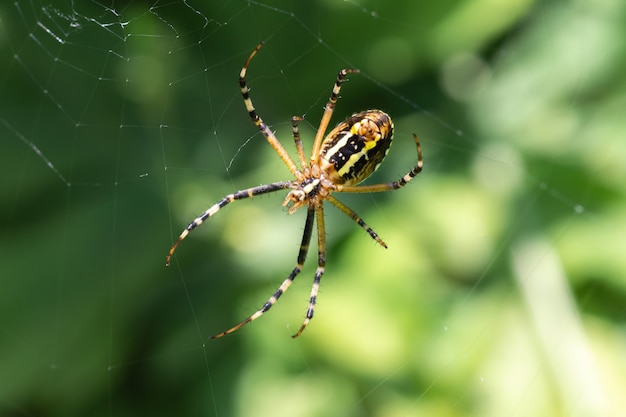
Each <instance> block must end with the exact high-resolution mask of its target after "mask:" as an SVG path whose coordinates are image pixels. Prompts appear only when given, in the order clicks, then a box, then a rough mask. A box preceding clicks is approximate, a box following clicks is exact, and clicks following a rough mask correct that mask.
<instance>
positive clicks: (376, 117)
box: [320, 110, 393, 185]
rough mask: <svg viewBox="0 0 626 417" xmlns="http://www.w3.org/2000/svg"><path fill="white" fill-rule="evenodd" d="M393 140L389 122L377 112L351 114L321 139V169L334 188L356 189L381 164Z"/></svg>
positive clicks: (384, 115)
mask: <svg viewBox="0 0 626 417" xmlns="http://www.w3.org/2000/svg"><path fill="white" fill-rule="evenodd" d="M392 137H393V122H392V121H391V118H390V117H389V115H388V114H387V113H385V112H383V111H380V110H366V111H363V112H360V113H356V114H353V115H352V116H350V117H349V118H347V119H346V120H344V121H343V122H341V123H339V124H338V125H337V127H335V128H334V129H333V130H332V131H331V132H330V133H329V134H328V135H327V136H326V139H324V142H323V143H322V149H321V151H320V158H321V168H322V171H323V172H325V173H326V176H327V177H328V178H329V179H330V180H331V181H332V182H334V183H336V184H342V185H356V184H359V183H360V182H362V181H363V180H365V179H366V178H367V177H369V176H370V175H371V174H372V173H373V172H374V171H376V169H377V168H378V166H379V165H380V164H381V162H382V161H383V159H384V158H385V155H387V152H389V147H390V146H391V140H392Z"/></svg>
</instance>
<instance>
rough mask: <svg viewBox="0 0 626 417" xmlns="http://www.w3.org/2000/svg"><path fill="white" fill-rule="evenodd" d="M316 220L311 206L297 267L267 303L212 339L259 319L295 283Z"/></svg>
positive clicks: (307, 249) (307, 250)
mask: <svg viewBox="0 0 626 417" xmlns="http://www.w3.org/2000/svg"><path fill="white" fill-rule="evenodd" d="M314 220H315V216H314V208H313V207H312V206H309V208H308V211H307V214H306V222H305V224H304V233H303V235H302V243H300V250H299V252H298V261H297V263H296V267H295V268H294V269H293V271H291V273H290V274H289V276H288V277H287V279H286V280H284V281H283V283H282V284H281V285H280V287H279V288H278V290H276V292H275V293H274V295H272V296H271V297H270V298H269V299H268V300H267V301H266V302H265V304H263V307H261V308H260V309H259V310H257V311H256V312H255V313H254V314H252V315H251V316H249V317H248V318H246V319H245V320H243V321H242V322H240V323H239V324H237V325H236V326H234V327H231V328H230V329H228V330H226V331H224V332H222V333H218V334H216V335H215V336H212V337H211V339H217V338H220V337H222V336H226V335H227V334H230V333H232V332H234V331H236V330H239V329H240V328H242V327H243V326H245V325H246V324H248V323H250V322H251V321H252V320H256V319H258V318H259V317H260V316H261V315H263V313H265V312H266V311H267V310H269V309H270V308H272V306H273V305H274V304H275V303H276V301H278V299H279V298H280V296H281V295H283V294H284V293H285V291H287V289H288V288H289V286H290V285H291V284H292V283H293V280H294V279H295V278H296V276H298V274H299V273H300V271H302V266H303V265H304V261H305V259H306V255H307V253H308V252H309V245H310V243H311V235H312V234H313V221H314Z"/></svg>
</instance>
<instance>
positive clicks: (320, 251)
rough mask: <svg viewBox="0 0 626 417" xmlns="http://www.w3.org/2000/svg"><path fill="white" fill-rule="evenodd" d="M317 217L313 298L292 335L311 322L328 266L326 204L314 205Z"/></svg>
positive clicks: (298, 334) (297, 334) (297, 333)
mask: <svg viewBox="0 0 626 417" xmlns="http://www.w3.org/2000/svg"><path fill="white" fill-rule="evenodd" d="M313 207H315V214H316V217H317V269H316V270H315V278H314V279H313V286H312V287H311V298H310V299H309V307H308V308H307V310H306V318H305V319H304V322H303V323H302V326H300V329H298V331H297V332H296V334H294V335H293V336H291V337H292V338H294V339H295V338H296V337H298V336H300V335H301V334H302V332H303V331H304V329H305V328H306V326H307V325H308V324H309V322H310V321H311V319H312V318H313V314H314V313H315V301H316V300H317V292H318V291H319V288H320V281H321V280H322V275H324V268H325V266H326V227H325V226H324V206H323V205H322V204H318V205H314V206H313ZM311 210H312V208H311V205H309V213H311Z"/></svg>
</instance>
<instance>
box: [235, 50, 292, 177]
mask: <svg viewBox="0 0 626 417" xmlns="http://www.w3.org/2000/svg"><path fill="white" fill-rule="evenodd" d="M262 47H263V42H261V43H260V44H258V45H257V47H256V48H255V49H254V51H252V53H251V54H250V56H249V57H248V59H247V60H246V63H245V64H244V66H243V68H241V72H240V73H239V87H240V88H241V95H242V96H243V102H244V103H245V105H246V110H247V111H248V114H249V115H250V119H252V123H254V124H255V125H256V127H258V128H259V130H260V131H261V133H262V134H263V136H265V139H267V141H268V142H269V144H270V146H271V147H272V148H274V150H275V151H276V153H277V154H278V156H280V159H282V160H283V162H284V163H285V165H287V168H289V171H291V173H292V174H294V175H296V172H297V171H298V168H297V167H296V164H295V163H294V162H293V161H292V160H291V157H290V156H289V154H288V153H287V151H286V150H285V148H284V147H283V145H281V144H280V142H279V141H278V139H276V136H275V135H274V133H272V131H271V130H270V128H269V127H267V125H266V124H265V123H264V122H263V119H261V117H259V115H258V114H257V113H256V110H255V108H254V104H252V100H251V99H250V89H249V88H248V86H247V85H246V72H247V71H248V65H250V61H252V58H254V56H255V55H256V53H257V52H259V50H260V49H261V48H262Z"/></svg>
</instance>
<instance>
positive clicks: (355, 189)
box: [335, 133, 424, 193]
mask: <svg viewBox="0 0 626 417" xmlns="http://www.w3.org/2000/svg"><path fill="white" fill-rule="evenodd" d="M413 140H414V141H415V146H416V147H417V164H416V165H415V167H413V169H412V170H411V171H409V172H408V173H407V174H405V175H404V176H403V177H402V178H400V179H399V180H398V181H393V182H388V183H386V184H373V185H351V186H345V187H344V186H342V185H337V186H336V187H335V191H336V192H338V193H377V192H380V191H389V190H397V189H398V188H402V187H404V186H405V185H406V184H407V183H408V182H409V181H411V180H412V179H413V178H415V176H416V175H417V174H419V173H420V172H422V168H423V166H424V162H423V161H422V147H421V145H420V140H419V138H418V137H417V135H416V134H415V133H413Z"/></svg>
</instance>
